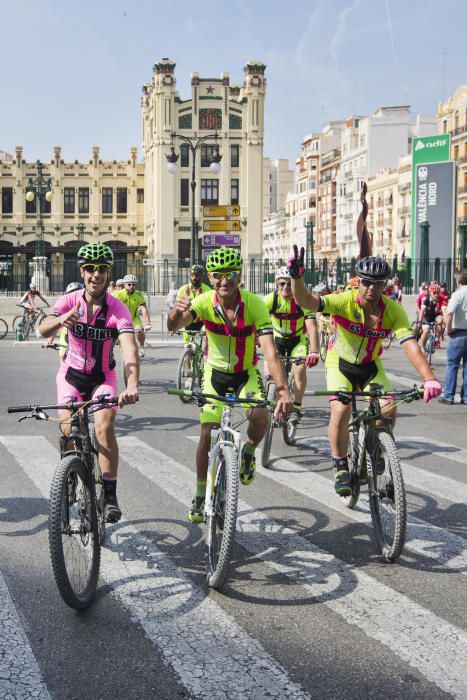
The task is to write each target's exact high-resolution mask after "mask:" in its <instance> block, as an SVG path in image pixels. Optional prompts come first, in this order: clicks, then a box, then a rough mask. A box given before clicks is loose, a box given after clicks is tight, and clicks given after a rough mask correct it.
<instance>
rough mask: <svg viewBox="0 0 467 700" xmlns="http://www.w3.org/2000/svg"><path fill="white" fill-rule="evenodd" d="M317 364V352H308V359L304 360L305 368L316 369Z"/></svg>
mask: <svg viewBox="0 0 467 700" xmlns="http://www.w3.org/2000/svg"><path fill="white" fill-rule="evenodd" d="M318 362H319V355H318V353H317V352H310V354H309V355H308V357H307V358H306V360H305V366H306V367H316V365H317V364H318Z"/></svg>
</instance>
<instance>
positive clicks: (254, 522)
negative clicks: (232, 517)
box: [119, 436, 467, 700]
mask: <svg viewBox="0 0 467 700" xmlns="http://www.w3.org/2000/svg"><path fill="white" fill-rule="evenodd" d="M119 446H120V455H121V457H122V458H123V459H124V460H125V461H126V462H127V463H128V464H129V465H131V466H132V467H133V468H135V469H137V470H138V471H140V472H141V473H142V474H143V475H144V476H145V477H146V478H148V479H150V480H151V481H153V482H154V483H155V484H157V486H158V487H159V488H161V489H162V490H164V491H165V492H166V493H168V494H169V495H170V496H171V497H173V498H175V499H177V500H183V501H184V502H185V503H187V504H188V503H189V502H190V501H191V496H192V493H193V487H194V479H195V477H194V474H193V473H192V472H191V470H190V469H188V467H185V466H183V465H181V464H179V463H178V462H176V461H174V460H173V459H171V458H170V457H168V456H167V455H166V454H164V453H163V452H160V451H159V450H156V449H154V448H152V447H150V446H149V445H147V444H146V443H144V442H143V441H142V440H139V439H138V438H136V437H133V436H128V437H123V438H120V439H119ZM135 455H137V460H135ZM239 508H240V513H239V519H238V522H239V531H238V540H239V541H240V543H241V545H242V546H243V547H244V548H245V549H247V550H248V551H249V552H251V553H253V554H254V555H255V556H257V557H260V558H261V559H263V560H264V561H266V562H267V563H268V565H270V566H272V567H273V568H275V569H276V570H277V571H279V572H280V573H281V574H282V575H284V576H286V577H288V578H290V579H292V580H293V581H294V582H295V583H297V584H299V585H300V586H302V587H304V588H305V589H306V590H307V591H308V592H309V593H310V594H311V596H312V597H313V598H314V599H315V600H316V602H322V603H324V604H325V605H327V606H329V607H330V608H331V609H332V610H333V611H335V612H336V613H338V614H339V615H341V616H342V617H343V619H344V620H345V621H346V622H348V623H350V624H354V625H356V626H357V627H358V628H359V629H361V630H362V631H363V632H364V633H365V634H366V635H367V636H368V637H370V638H372V639H376V640H378V641H380V642H381V643H382V644H384V645H385V646H387V647H388V648H390V649H391V651H392V652H393V653H394V654H396V655H398V656H399V657H400V658H402V659H403V660H404V661H406V662H407V663H408V664H409V665H410V666H412V667H413V668H416V669H418V670H419V671H420V673H422V674H423V675H424V676H425V678H427V679H428V680H430V681H431V682H433V683H435V684H436V685H437V686H438V687H439V688H441V689H442V690H445V691H446V692H448V693H450V694H451V695H453V696H454V697H456V698H462V699H463V700H464V699H465V697H466V694H467V678H466V677H465V674H463V670H462V669H461V666H462V664H454V663H452V660H453V659H456V658H457V659H463V658H466V655H467V635H466V634H465V633H464V632H463V631H462V630H461V629H460V628H458V627H455V626H454V625H450V624H449V623H447V622H446V621H444V620H443V619H442V618H440V617H439V616H437V615H435V614H434V613H432V612H430V611H428V610H426V609H425V608H423V607H422V606H420V605H418V604H417V603H415V602H413V601H411V600H410V599H408V598H406V597H405V596H403V595H401V594H400V593H398V592H397V591H395V590H393V589H391V588H389V587H388V586H385V585H384V584H382V583H379V582H378V581H376V580H375V579H373V578H372V577H371V576H368V575H367V574H365V573H364V572H362V571H360V570H358V569H354V568H352V567H350V566H349V565H348V564H347V563H346V562H343V561H341V560H339V559H337V558H336V557H334V556H333V555H332V554H330V553H329V552H326V551H324V550H322V549H320V548H319V547H316V546H315V545H313V544H312V543H311V542H309V541H308V540H306V539H304V538H302V537H301V536H299V535H297V534H296V533H295V532H294V531H293V530H291V529H289V528H286V527H283V526H282V525H280V524H278V523H276V522H275V521H274V520H272V519H270V518H268V517H267V516H266V515H265V514H264V513H260V512H259V511H256V510H255V509H253V508H252V507H251V506H249V504H248V503H246V502H244V501H243V500H242V501H240V502H239Z"/></svg>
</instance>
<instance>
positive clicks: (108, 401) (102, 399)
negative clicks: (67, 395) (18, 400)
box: [7, 395, 118, 413]
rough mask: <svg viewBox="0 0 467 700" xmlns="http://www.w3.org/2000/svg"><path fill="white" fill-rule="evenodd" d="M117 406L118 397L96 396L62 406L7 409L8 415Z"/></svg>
mask: <svg viewBox="0 0 467 700" xmlns="http://www.w3.org/2000/svg"><path fill="white" fill-rule="evenodd" d="M117 404H118V396H111V397H110V396H106V395H102V396H97V397H96V398H95V399H91V400H90V401H76V400H74V399H72V400H71V401H68V403H62V404H47V405H44V406H42V405H39V404H31V405H29V406H9V407H8V408H7V411H8V413H37V412H38V411H47V410H49V411H53V410H67V411H79V409H80V408H83V407H84V406H88V407H93V406H101V407H102V408H104V407H105V406H116V405H117Z"/></svg>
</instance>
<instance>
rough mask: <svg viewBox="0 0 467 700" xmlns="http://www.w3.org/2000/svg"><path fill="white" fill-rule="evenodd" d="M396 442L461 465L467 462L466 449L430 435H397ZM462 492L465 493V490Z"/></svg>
mask: <svg viewBox="0 0 467 700" xmlns="http://www.w3.org/2000/svg"><path fill="white" fill-rule="evenodd" d="M397 444H398V445H401V446H402V447H410V448H412V449H414V450H419V451H420V452H429V453H431V454H433V455H435V456H436V457H439V458H440V459H449V460H452V461H453V462H459V464H462V465H463V466H465V465H466V464H467V450H465V449H463V448H462V447H457V446H456V445H451V444H450V443H449V442H442V441H441V440H434V439H433V438H431V437H430V438H426V437H423V436H418V435H417V436H409V437H399V436H397ZM437 478H438V476H437ZM456 483H457V482H456ZM458 486H459V487H464V489H465V486H464V484H458ZM463 493H464V494H465V490H464V491H463ZM463 500H464V501H465V500H467V499H466V498H465V497H464V499H463Z"/></svg>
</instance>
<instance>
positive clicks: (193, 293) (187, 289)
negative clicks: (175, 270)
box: [177, 283, 211, 299]
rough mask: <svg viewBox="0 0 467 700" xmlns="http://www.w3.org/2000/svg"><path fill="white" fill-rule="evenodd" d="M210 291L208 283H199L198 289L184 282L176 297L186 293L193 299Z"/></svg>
mask: <svg viewBox="0 0 467 700" xmlns="http://www.w3.org/2000/svg"><path fill="white" fill-rule="evenodd" d="M210 291H211V287H210V286H209V285H208V284H203V283H201V287H199V289H195V288H194V287H193V285H192V284H184V285H182V286H181V287H180V289H179V290H178V292H177V299H178V297H181V296H183V295H184V294H187V295H188V296H189V297H190V298H191V299H194V298H195V297H198V296H200V295H201V294H204V293H205V292H210Z"/></svg>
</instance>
